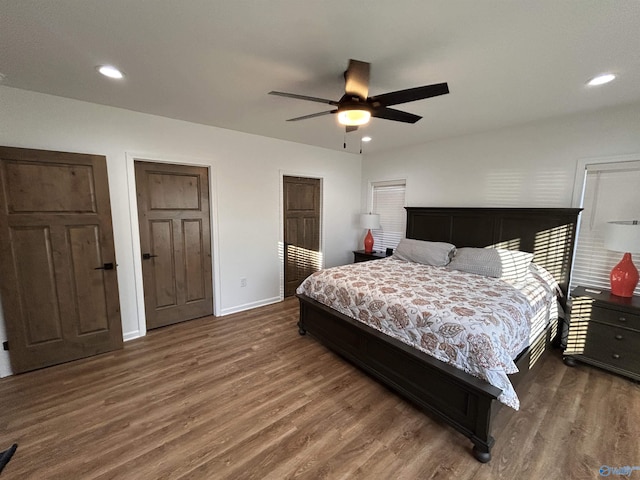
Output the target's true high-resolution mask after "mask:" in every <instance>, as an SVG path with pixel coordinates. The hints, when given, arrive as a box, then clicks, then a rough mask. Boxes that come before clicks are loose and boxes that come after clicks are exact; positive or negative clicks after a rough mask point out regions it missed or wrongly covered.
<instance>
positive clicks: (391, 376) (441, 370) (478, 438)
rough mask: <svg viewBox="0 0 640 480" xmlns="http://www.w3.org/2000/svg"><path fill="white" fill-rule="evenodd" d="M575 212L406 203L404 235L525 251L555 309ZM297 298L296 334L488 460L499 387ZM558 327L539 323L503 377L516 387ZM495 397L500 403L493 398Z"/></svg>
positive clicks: (567, 264)
mask: <svg viewBox="0 0 640 480" xmlns="http://www.w3.org/2000/svg"><path fill="white" fill-rule="evenodd" d="M578 213H579V209H557V208H535V209H522V208H503V209H501V208H416V207H408V208H407V230H406V237H407V238H409V239H416V240H426V241H430V242H447V243H450V244H453V245H455V246H456V247H458V248H461V247H486V246H493V247H496V248H500V249H508V250H514V251H524V252H531V253H533V255H534V256H533V262H534V263H535V264H537V265H540V266H541V267H543V268H544V269H545V270H546V271H548V272H549V273H550V274H551V275H552V276H553V278H554V279H555V281H556V282H557V286H558V289H559V291H560V292H561V294H560V296H559V303H560V311H562V308H563V307H564V306H565V299H566V294H567V288H568V284H569V272H570V266H571V260H572V254H573V245H574V240H575V232H576V222H577V217H578ZM373 262H387V260H375V261H373ZM380 267H382V265H380ZM298 298H299V301H300V319H299V322H298V329H299V333H300V334H301V335H304V334H306V333H309V334H311V335H312V336H313V337H314V338H315V339H317V340H319V341H320V342H321V343H323V344H324V345H326V346H327V347H329V348H330V349H332V350H334V351H335V352H336V353H338V354H340V355H341V356H343V357H344V358H346V359H347V360H349V361H351V362H352V363H354V364H355V365H356V366H358V367H360V368H361V369H363V370H364V371H366V372H367V373H368V374H370V375H371V376H373V377H374V378H375V379H377V380H378V381H380V382H382V383H383V384H385V385H386V386H388V387H390V388H391V389H393V390H395V391H396V392H397V393H399V394H400V395H402V396H404V397H405V398H407V399H408V400H410V401H412V402H413V403H415V404H416V405H417V406H419V407H420V408H422V409H423V410H425V411H426V412H428V413H430V414H432V415H435V416H437V417H439V418H440V419H442V420H444V421H445V422H446V423H448V424H450V425H451V426H453V427H454V428H455V429H457V430H458V431H460V432H461V433H462V434H464V435H466V436H467V437H469V438H470V440H471V442H472V443H473V449H472V452H473V455H474V456H475V458H476V459H477V460H479V461H481V462H488V461H489V460H490V459H491V448H492V446H493V445H494V443H495V440H494V438H493V436H492V434H491V424H492V420H493V419H494V418H495V416H496V415H498V414H500V411H501V410H502V408H501V407H502V405H503V403H507V404H508V403H509V402H503V400H504V395H503V393H504V392H503V389H501V388H498V387H496V386H495V385H492V384H491V383H489V381H487V380H484V379H482V378H478V376H477V375H475V374H474V375H472V374H471V373H467V372H465V371H463V370H461V369H460V368H459V367H458V366H454V365H452V364H450V363H447V362H445V361H443V360H440V359H438V358H435V357H434V356H432V355H429V354H427V353H425V352H424V351H421V350H419V349H417V348H414V347H412V346H411V345H408V344H407V343H406V342H404V341H401V340H399V339H398V338H393V337H391V336H389V335H387V334H385V333H383V332H382V331H380V329H378V328H374V327H375V326H370V325H367V324H366V323H363V322H361V321H358V320H356V319H354V318H351V316H349V315H347V314H345V313H343V312H341V311H338V310H336V309H333V308H330V307H329V306H327V305H325V304H323V303H321V302H319V301H317V300H315V299H313V298H311V296H309V295H305V294H303V293H299V294H298ZM347 313H348V312H347ZM557 332H558V322H557V321H553V322H551V323H549V324H548V325H545V328H544V329H543V330H542V331H541V332H540V334H539V335H537V336H536V337H535V338H533V341H531V342H527V343H528V344H529V346H527V347H525V348H524V349H523V350H522V351H521V352H520V353H519V354H517V355H515V356H514V358H513V360H514V362H515V366H516V367H517V373H514V374H510V375H509V380H510V384H511V385H513V387H514V388H515V391H516V392H517V385H518V384H519V383H520V381H521V380H522V379H523V378H525V377H526V375H527V374H528V372H530V371H531V370H532V369H533V368H534V367H535V365H536V364H537V360H538V359H540V358H541V357H542V356H543V355H545V354H546V352H548V351H549V349H550V346H551V344H552V343H553V342H554V341H556V342H557V337H558V335H557ZM493 383H495V382H493ZM501 395H502V397H501ZM499 397H500V398H501V400H502V401H498V398H499Z"/></svg>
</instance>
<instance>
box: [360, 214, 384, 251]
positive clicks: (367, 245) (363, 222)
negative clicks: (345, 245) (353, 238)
mask: <svg viewBox="0 0 640 480" xmlns="http://www.w3.org/2000/svg"><path fill="white" fill-rule="evenodd" d="M360 226H361V227H362V228H366V229H367V230H369V231H368V232H367V236H366V237H364V252H365V253H371V252H373V235H371V229H372V228H373V229H374V230H375V229H377V228H380V215H378V214H377V213H363V214H362V215H360Z"/></svg>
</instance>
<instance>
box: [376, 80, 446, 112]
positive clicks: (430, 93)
mask: <svg viewBox="0 0 640 480" xmlns="http://www.w3.org/2000/svg"><path fill="white" fill-rule="evenodd" d="M447 93H449V86H448V85H447V83H446V82H445V83H435V84H433V85H425V86H424V87H415V88H408V89H406V90H398V91H397V92H389V93H383V94H382V95H376V96H375V97H370V98H369V99H368V100H367V101H368V102H369V103H370V104H371V105H372V106H373V107H374V108H376V107H378V106H382V107H389V106H391V105H399V104H401V103H407V102H415V101H416V100H423V99H425V98H431V97H437V96H438V95H445V94H447Z"/></svg>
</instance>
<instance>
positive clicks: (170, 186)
mask: <svg viewBox="0 0 640 480" xmlns="http://www.w3.org/2000/svg"><path fill="white" fill-rule="evenodd" d="M135 172H136V189H137V196H138V221H139V226H140V245H141V248H142V274H143V282H144V299H145V314H146V321H147V328H150V329H151V328H157V327H162V326H165V325H169V324H172V323H178V322H183V321H185V320H190V319H193V318H198V317H204V316H207V315H212V314H213V282H212V275H211V228H210V220H209V219H210V213H209V178H208V171H207V169H206V168H205V167H191V166H186V165H171V164H163V163H152V162H138V161H137V162H135Z"/></svg>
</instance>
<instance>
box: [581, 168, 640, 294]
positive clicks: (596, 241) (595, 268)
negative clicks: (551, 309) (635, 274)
mask: <svg viewBox="0 0 640 480" xmlns="http://www.w3.org/2000/svg"><path fill="white" fill-rule="evenodd" d="M638 185H640V161H629V162H617V163H593V164H587V165H586V171H585V181H584V190H583V192H584V193H583V196H582V207H583V211H582V215H581V217H580V227H579V230H578V240H577V245H576V251H575V255H574V261H573V270H572V273H571V288H574V287H576V286H578V285H583V286H592V287H597V288H606V289H608V288H609V287H610V283H609V273H610V272H611V269H612V268H613V267H614V266H615V265H616V264H617V263H618V262H619V261H620V259H622V254H623V252H614V251H610V250H607V249H605V248H604V225H605V224H606V223H607V222H611V221H614V220H640V189H639V188H638ZM632 253H633V252H632ZM638 259H640V257H638V256H636V258H635V259H634V260H635V262H634V263H635V264H636V265H638V263H639V262H638ZM635 294H636V295H638V294H640V288H636V290H635Z"/></svg>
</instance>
